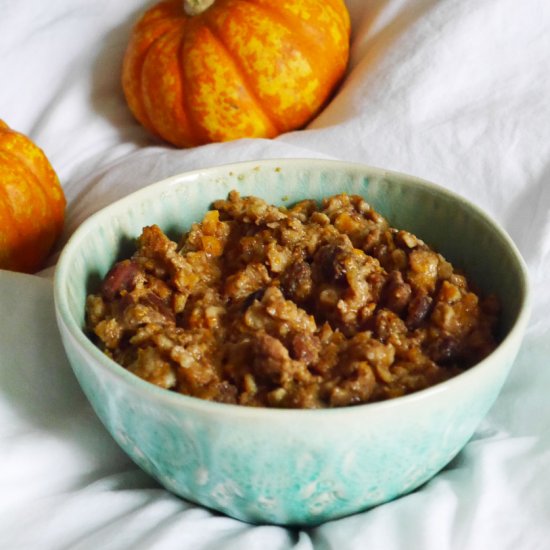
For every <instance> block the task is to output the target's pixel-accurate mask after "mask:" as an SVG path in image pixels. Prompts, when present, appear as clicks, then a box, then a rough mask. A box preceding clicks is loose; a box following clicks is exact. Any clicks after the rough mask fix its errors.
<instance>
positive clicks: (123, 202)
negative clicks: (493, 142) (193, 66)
mask: <svg viewBox="0 0 550 550" xmlns="http://www.w3.org/2000/svg"><path fill="white" fill-rule="evenodd" d="M285 165H287V166H293V167H294V168H297V167H299V166H303V167H304V168H305V167H311V168H313V169H314V170H319V169H322V168H323V167H324V168H327V169H331V170H334V169H346V170H357V171H360V172H364V173H365V174H367V173H368V175H370V176H380V177H388V176H389V177H391V178H392V179H394V180H395V179H397V180H399V184H403V183H404V184H405V185H407V186H408V185H411V184H412V185H413V186H416V187H420V188H424V189H425V190H429V191H431V192H432V193H434V194H437V195H439V196H447V197H448V198H450V199H452V200H453V201H456V202H457V203H460V204H461V205H462V207H463V209H464V210H465V211H467V212H468V214H469V215H473V216H477V217H478V218H479V219H481V220H483V221H484V224H485V226H486V227H489V228H490V229H491V230H492V231H493V232H494V234H495V235H496V237H498V239H500V241H501V242H502V243H503V244H504V246H505V247H507V248H508V249H509V251H510V252H511V257H512V258H513V259H514V260H515V263H516V268H517V269H518V273H519V275H520V283H521V285H520V288H519V289H518V291H519V292H520V295H521V298H522V299H521V302H520V306H519V311H518V313H517V315H516V318H515V320H514V321H513V324H512V326H511V328H510V329H509V331H508V333H507V334H506V336H505V337H504V338H503V340H502V341H501V342H500V343H499V345H498V346H497V348H496V349H495V350H494V351H493V352H492V353H491V354H490V355H489V356H488V357H486V358H485V359H483V360H482V361H480V362H479V363H477V364H476V365H474V366H472V367H470V368H469V369H468V370H466V371H465V372H463V373H461V374H460V375H458V376H455V377H453V378H451V379H449V380H446V381H444V382H441V383H438V384H436V385H434V386H431V387H429V388H426V389H424V390H420V391H417V392H415V393H411V394H408V395H405V396H401V397H396V398H393V399H389V400H385V401H379V402H374V403H365V404H362V405H354V406H352V407H337V408H325V409H283V408H269V407H265V408H264V407H246V406H243V405H233V404H228V403H217V402H214V401H207V400H203V399H199V398H196V397H191V396H187V395H183V394H179V393H176V392H172V391H169V390H166V389H163V388H160V387H157V386H155V385H154V384H151V383H150V382H146V381H145V380H142V379H141V378H139V377H138V376H136V375H134V374H132V373H131V372H129V371H128V370H126V369H124V368H123V367H122V366H120V365H119V364H118V363H116V362H115V361H113V360H111V359H109V358H108V357H107V356H106V355H105V354H104V353H103V352H102V351H101V350H100V349H99V348H98V347H97V346H96V345H95V344H94V343H93V342H92V341H91V340H90V339H89V338H88V336H87V335H86V334H85V333H84V331H83V328H82V327H81V326H79V324H78V323H77V322H76V320H75V319H74V318H73V316H72V314H71V313H70V307H69V302H68V297H67V293H66V292H65V290H64V289H65V288H66V281H67V280H68V279H70V277H71V275H70V270H71V258H72V256H73V255H74V254H75V253H78V252H77V251H78V249H79V248H80V247H81V246H86V245H85V242H84V241H85V238H86V235H87V234H88V233H89V232H90V230H91V229H92V228H93V227H95V226H97V225H98V224H101V223H102V221H105V220H107V219H109V218H111V217H112V216H114V215H116V213H117V211H120V210H122V211H127V210H129V209H130V208H129V205H130V204H131V203H134V202H141V201H142V197H143V198H145V197H147V196H149V195H153V194H154V192H155V191H156V190H159V191H160V190H161V189H162V190H163V191H166V190H167V189H170V188H171V187H174V186H175V187H179V186H182V185H194V184H195V181H182V178H185V179H191V178H194V177H198V176H208V175H210V174H211V175H212V178H215V177H216V175H219V172H220V171H222V170H223V171H224V173H225V172H227V171H232V172H235V173H238V172H243V171H249V170H253V169H257V167H260V166H261V167H265V168H274V169H275V168H280V169H281V171H282V170H284V167H285ZM54 305H55V311H56V318H57V323H58V324H63V325H64V326H65V328H66V329H67V330H68V332H69V334H70V335H71V336H72V337H73V339H74V341H75V342H76V343H77V344H78V345H79V346H81V347H82V348H83V349H84V350H85V352H87V353H88V354H89V355H90V356H91V357H92V359H93V360H95V361H96V362H97V364H98V365H100V367H101V368H102V369H103V370H104V371H105V374H106V375H109V376H111V377H115V378H116V379H118V380H120V381H121V382H122V383H124V384H129V385H131V386H133V387H134V389H135V390H136V391H140V392H144V393H146V394H147V395H148V398H150V399H151V400H154V401H157V402H159V403H164V404H170V405H172V406H175V407H181V408H185V409H186V410H194V411H197V412H203V413H209V414H217V413H221V414H223V415H224V416H227V415H230V416H231V417H232V418H235V417H247V418H249V419H250V420H252V419H254V420H257V421H262V420H265V419H268V418H270V417H276V418H278V419H284V418H286V417H293V418H295V419H296V417H310V416H315V417H321V416H322V417H323V418H326V419H327V420H328V418H331V419H336V418H340V417H346V416H348V415H357V414H358V413H362V414H370V413H373V414H379V413H383V412H384V411H387V410H390V409H395V408H396V407H402V406H403V405H405V404H409V405H413V404H414V403H416V402H418V401H424V400H429V399H430V398H431V397H432V396H435V395H437V394H440V393H443V392H447V391H452V390H453V389H454V388H455V387H458V386H459V385H460V384H464V383H468V382H469V380H470V379H471V378H475V377H476V373H477V372H478V371H479V370H480V369H483V368H484V366H485V365H486V364H487V363H488V362H492V361H499V362H502V363H504V362H505V356H506V354H507V353H508V352H510V351H511V350H510V349H509V348H511V347H513V342H514V341H516V339H520V340H521V339H522V337H523V334H524V332H525V329H526V326H527V323H528V321H529V315H530V310H531V289H530V283H529V276H528V270H527V266H526V264H525V262H524V260H523V258H522V256H521V254H520V252H519V250H518V249H517V247H516V245H515V243H514V242H513V240H512V239H511V238H510V236H509V235H508V234H507V233H506V231H504V229H503V228H502V227H501V226H500V225H499V224H498V222H496V221H495V220H493V219H492V218H491V217H490V216H489V215H488V214H486V213H485V212H484V211H483V210H482V209H481V208H479V207H478V206H476V205H475V204H473V203H472V202H470V201H469V200H467V199H465V198H464V197H462V196H460V195H459V194H457V193H455V192H453V191H450V190H448V189H446V188H444V187H442V186H440V185H437V184H435V183H432V182H430V181H427V180H424V179H422V178H419V177H416V176H412V175H409V174H405V173H401V172H397V171H393V170H386V169H382V168H377V167H372V166H369V165H366V164H361V163H353V162H346V161H340V160H324V159H308V158H282V159H267V160H257V161H243V162H236V163H231V164H224V165H220V166H214V167H209V168H203V169H197V170H192V171H187V172H181V173H179V174H176V175H174V176H170V177H168V178H165V179H162V180H160V181H157V182H155V183H152V184H150V185H148V186H146V187H144V188H142V189H139V190H138V191H135V192H133V193H131V194H129V195H127V196H125V197H123V198H122V199H119V200H117V201H115V202H113V203H111V204H110V205H108V206H106V207H104V208H102V209H101V210H99V211H98V212H96V213H94V214H92V215H91V216H90V217H89V218H87V219H86V220H85V221H84V222H83V223H82V224H81V225H80V226H79V227H78V228H77V229H76V230H75V232H74V233H73V234H72V236H71V237H70V238H69V240H68V242H67V243H66V245H65V246H64V248H63V250H62V252H61V254H60V257H59V261H58V263H57V266H56V270H55V274H54ZM161 406H162V405H161Z"/></svg>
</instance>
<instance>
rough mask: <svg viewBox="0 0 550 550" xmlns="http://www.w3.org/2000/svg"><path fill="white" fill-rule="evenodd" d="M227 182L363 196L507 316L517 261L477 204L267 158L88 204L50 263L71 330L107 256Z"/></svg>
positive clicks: (505, 321)
mask: <svg viewBox="0 0 550 550" xmlns="http://www.w3.org/2000/svg"><path fill="white" fill-rule="evenodd" d="M232 189H236V190H238V191H239V192H240V193H241V194H242V195H256V196H259V197H262V198H264V199H266V200H267V201H269V202H271V203H273V204H277V205H290V204H292V203H294V202H296V201H298V200H301V199H307V198H309V199H311V198H312V199H317V200H320V199H322V198H323V197H327V196H329V195H333V194H336V193H342V192H345V193H350V194H358V195H361V196H363V197H364V198H365V199H366V200H367V201H368V202H369V203H370V204H371V205H373V206H374V208H375V209H376V210H378V211H379V212H380V213H381V214H382V215H384V216H385V217H386V218H388V220H389V222H390V224H391V225H392V226H393V227H397V228H399V229H406V230H408V231H410V232H412V233H414V234H416V235H417V236H418V237H420V238H422V239H423V240H424V241H425V242H427V244H429V245H430V246H432V247H434V248H435V249H436V250H437V251H439V252H441V253H442V254H443V255H444V256H445V257H446V258H447V259H448V260H449V261H451V262H452V263H453V264H454V265H455V267H460V268H461V269H463V270H464V271H465V272H466V274H467V276H469V277H470V278H471V279H472V281H474V282H475V284H476V285H477V286H478V287H479V288H480V289H481V291H482V292H483V293H489V292H494V293H496V294H497V296H499V298H500V300H501V304H502V306H503V312H502V321H501V327H500V331H501V336H502V337H504V336H505V335H506V334H507V333H508V332H509V330H510V329H511V327H512V326H513V325H514V323H515V321H516V320H517V318H518V315H519V313H520V310H521V306H522V305H523V304H524V302H525V300H526V295H527V277H526V271H525V268H524V265H523V262H522V260H521V257H520V256H519V253H518V252H517V250H516V248H515V246H514V244H513V243H512V241H511V240H510V238H509V237H508V236H507V235H506V234H505V233H504V232H503V231H502V230H501V229H500V228H499V227H498V226H497V225H496V224H495V223H494V222H493V221H492V220H490V219H489V218H488V217H487V215H485V214H484V213H483V212H482V211H481V210H479V209H478V208H476V207H475V206H473V205H472V204H471V203H469V202H467V201H466V200H464V199H462V198H461V197H459V196H457V195H455V194H452V193H450V192H449V191H447V190H445V189H443V188H441V187H439V186H436V185H434V184H431V183H429V182H425V181H423V180H420V179H418V178H414V177H411V176H406V175H403V174H398V173H393V172H388V171H384V170H380V169H376V168H370V167H366V166H363V165H350V164H349V163H343V162H337V161H319V160H298V159H296V160H281V161H277V160H273V161H261V162H257V163H250V162H248V163H239V164H235V165H230V166H223V167H219V168H211V169H206V170H202V171H196V172H190V173H186V174H181V175H177V176H174V177H172V178H169V179H167V180H164V181H162V182H159V183H157V184H153V185H151V186H149V187H147V188H145V189H143V190H141V191H138V192H136V193H134V194H132V195H130V196H128V197H126V198H124V199H122V200H120V201H118V202H117V203H114V204H112V205H110V206H109V207H107V208H105V209H104V210H102V211H100V212H98V213H97V214H95V215H94V216H92V217H91V218H89V219H88V220H87V221H86V222H84V223H83V224H82V226H81V227H80V228H79V229H78V230H77V231H76V232H75V234H74V235H73V237H72V238H71V239H70V241H69V243H68V244H67V246H66V247H65V250H64V251H63V253H62V256H61V258H60V261H59V264H58V269H57V272H56V285H55V286H56V306H57V308H58V313H59V314H60V315H61V316H62V318H63V319H64V321H65V322H66V323H67V325H68V327H69V329H70V330H71V331H72V332H73V334H74V335H75V337H77V338H78V340H79V341H80V342H81V343H82V344H83V345H85V346H93V344H92V343H91V342H90V341H88V339H87V338H86V337H85V336H84V334H83V333H82V331H81V328H82V327H83V326H84V307H85V299H86V295H87V294H88V293H89V292H90V291H91V290H93V289H95V288H97V285H98V284H99V281H100V280H101V278H103V276H104V275H105V274H106V273H107V271H108V270H109V268H110V267H111V266H112V264H113V262H115V261H116V260H117V259H121V258H123V257H128V256H129V255H130V254H131V253H132V251H133V248H134V239H135V238H136V237H137V236H138V235H139V234H140V233H141V230H142V228H143V227H144V226H146V225H151V224H157V225H159V226H160V227H161V228H162V229H163V230H164V231H166V232H167V233H168V234H169V235H171V236H172V237H173V238H179V236H180V235H181V233H182V232H183V231H184V230H186V229H188V228H189V227H190V226H191V224H192V223H193V222H196V221H200V220H201V219H202V217H203V215H204V213H205V212H206V210H207V209H208V208H209V207H210V205H211V203H212V202H213V201H214V200H216V199H220V198H225V197H226V196H227V194H228V192H229V191H230V190H232Z"/></svg>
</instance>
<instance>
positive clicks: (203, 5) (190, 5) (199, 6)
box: [183, 0, 216, 17]
mask: <svg viewBox="0 0 550 550" xmlns="http://www.w3.org/2000/svg"><path fill="white" fill-rule="evenodd" d="M215 1H216V0H183V10H184V11H185V13H186V14H187V15H189V16H191V17H192V16H193V15H199V14H200V13H202V12H203V11H205V10H207V9H208V8H209V7H210V6H211V5H212V4H213V3H214V2H215Z"/></svg>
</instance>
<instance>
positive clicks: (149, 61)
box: [122, 0, 350, 147]
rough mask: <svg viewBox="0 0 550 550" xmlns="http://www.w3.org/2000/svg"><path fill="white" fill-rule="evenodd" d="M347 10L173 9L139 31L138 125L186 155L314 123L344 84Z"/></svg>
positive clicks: (133, 75) (315, 0) (294, 5)
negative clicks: (206, 146) (192, 150)
mask: <svg viewBox="0 0 550 550" xmlns="http://www.w3.org/2000/svg"><path fill="white" fill-rule="evenodd" d="M349 39H350V20H349V13H348V11H347V8H346V6H345V4H344V1H343V0H194V1H193V2H192V1H191V0H185V1H183V0H167V1H162V2H160V3H158V4H156V5H154V6H153V7H152V8H150V9H149V10H148V11H146V12H145V13H144V15H143V16H142V17H141V19H140V20H139V21H138V22H137V24H136V26H135V27H134V29H133V32H132V35H131V38H130V42H129V44H128V48H127V50H126V54H125V57H124V63H123V69H122V87H123V90H124V94H125V97H126V100H127V103H128V105H129V107H130V110H131V111H132V112H133V114H134V116H135V117H136V118H137V120H138V121H139V122H140V123H141V124H142V125H143V126H145V127H146V128H148V129H149V130H150V131H151V132H153V133H154V134H156V135H157V136H160V137H161V138H163V139H165V140H166V141H169V142H171V143H172V144H174V145H176V146H178V147H190V146H196V145H200V144H204V143H209V142H216V141H228V140H232V139H238V138H242V137H267V138H270V137H275V136H277V135H279V134H281V133H283V132H288V131H290V130H294V129H298V128H301V127H303V126H304V125H305V124H306V123H307V122H309V121H310V120H311V119H312V118H313V117H314V116H315V115H316V114H317V113H318V112H319V111H320V110H321V109H322V107H323V106H324V105H325V103H326V102H327V100H328V99H329V97H330V95H331V93H332V92H333V91H334V88H335V87H336V85H337V84H338V83H339V82H340V80H341V79H342V77H343V75H344V72H345V70H346V67H347V63H348V58H349Z"/></svg>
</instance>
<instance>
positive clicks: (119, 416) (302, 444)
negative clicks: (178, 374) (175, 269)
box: [55, 160, 529, 525]
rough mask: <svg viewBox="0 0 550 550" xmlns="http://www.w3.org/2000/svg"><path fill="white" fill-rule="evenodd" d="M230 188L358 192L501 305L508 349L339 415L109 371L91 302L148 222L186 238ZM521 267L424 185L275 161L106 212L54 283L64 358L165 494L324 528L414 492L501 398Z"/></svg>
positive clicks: (170, 186) (519, 315) (492, 236)
mask: <svg viewBox="0 0 550 550" xmlns="http://www.w3.org/2000/svg"><path fill="white" fill-rule="evenodd" d="M231 189H237V190H239V191H240V192H241V194H243V195H246V194H254V195H257V196H260V197H263V198H265V199H267V200H268V201H270V202H272V203H274V204H285V203H292V202H294V201H296V200H299V199H303V198H318V199H320V198H322V197H325V196H328V195H332V194H335V193H339V192H344V191H345V192H348V193H356V194H360V195H362V196H363V197H365V198H366V199H367V201H369V202H370V203H371V204H372V205H373V206H374V207H375V208H376V209H377V210H378V211H380V212H381V213H382V214H383V215H385V216H387V217H388V218H389V220H390V222H391V224H392V225H393V226H394V227H399V228H403V229H408V230H410V231H412V232H413V233H415V234H416V235H418V236H419V237H421V238H423V239H424V240H425V241H426V242H427V243H428V244H430V245H432V246H433V247H435V248H436V249H437V250H438V251H440V252H442V253H443V254H444V255H445V256H446V257H447V258H448V259H449V260H450V261H452V262H453V263H454V264H455V265H457V266H461V267H463V268H464V269H465V270H466V272H467V274H468V275H469V276H470V277H471V278H473V280H474V281H475V282H476V283H478V284H479V286H480V287H481V288H482V289H483V290H484V291H485V292H487V291H494V292H496V293H497V295H498V296H499V297H500V299H501V302H502V305H503V320H502V326H501V333H502V336H503V338H504V339H503V341H502V343H501V344H500V346H499V347H498V348H497V350H496V351H495V352H494V353H493V354H492V355H491V356H489V357H488V358H487V359H485V360H484V361H483V362H481V363H480V364H478V365H477V366H475V367H474V368H472V369H470V370H469V371H467V372H466V373H464V374H462V375H460V376H458V377H456V378H454V379H452V380H450V381H448V382H445V383H443V384H440V385H437V386H434V387H432V388H429V389H427V390H424V391H421V392H418V393H416V394H412V395H409V396H406V397H401V398H398V399H394V400H390V401H386V402H382V403H374V404H367V405H362V406H357V407H350V408H342V409H332V410H314V411H307V410H302V411H300V410H298V411H296V410H273V409H254V408H247V407H241V406H237V405H225V404H218V403H211V402H206V401H201V400H199V399H195V398H192V397H186V396H182V395H178V394H174V393H171V392H169V391H166V390H162V389H160V388H157V387H156V386H153V385H151V384H149V383H147V382H144V381H142V380H141V379H139V378H137V377H135V376H134V375H132V374H131V373H129V372H128V371H126V370H124V369H123V368H122V367H120V366H118V365H116V364H115V363H113V362H112V361H110V360H109V359H108V358H107V357H106V356H104V355H103V354H102V352H101V351H100V350H99V349H98V348H96V347H95V346H94V345H93V344H92V342H91V341H90V340H89V339H88V338H87V337H86V335H85V334H84V332H83V330H82V327H83V324H84V304H85V298H86V295H87V293H88V292H89V291H90V289H91V288H93V285H94V284H97V282H98V281H99V279H100V278H101V277H103V276H104V275H105V273H106V272H107V270H108V269H109V267H110V266H111V265H112V263H113V262H114V261H115V260H116V259H118V258H120V257H122V256H124V255H129V254H130V253H131V247H132V245H131V243H132V239H134V238H135V237H136V236H138V235H139V234H140V232H141V229H142V227H143V226H145V225H150V224H152V223H156V224H158V225H160V226H161V227H162V228H163V229H164V230H167V231H169V232H174V233H181V231H182V230H183V229H185V228H189V226H190V224H191V223H192V222H194V221H197V220H200V219H202V216H203V214H204V212H205V211H206V210H207V209H208V208H209V206H210V204H211V202H212V201H213V200H215V199H219V198H223V197H225V196H226V195H227V193H228V192H229V191H230V190H231ZM528 294H529V293H528V283H527V276H526V270H525V267H524V264H523V262H522V260H521V258H520V256H519V254H518V252H517V250H516V248H515V247H514V245H513V243H512V242H511V240H510V239H509V238H508V237H507V236H506V234H505V233H504V232H503V231H502V230H501V229H500V228H499V227H498V226H497V225H496V224H495V223H494V222H493V221H491V220H490V219H489V218H488V217H487V216H486V215H485V214H483V213H482V212H481V211H480V210H479V209H477V208H476V207H475V206H473V205H471V204H470V203H468V202H467V201H465V200H464V199H462V198H460V197H457V196H456V195H453V194H451V193H449V192H448V191H446V190H444V189H442V188H440V187H438V186H435V185H433V184H430V183H427V182H424V181H421V180H418V179H416V178H413V177H410V176H405V175H402V174H396V173H391V172H387V171H384V170H379V169H374V168H369V167H366V166H362V165H353V164H348V163H342V162H336V161H320V160H273V161H259V162H255V163H240V164H235V165H231V166H224V167H218V168H212V169H207V170H202V171H197V172H191V173H187V174H181V175H178V176H175V177H173V178H170V179H168V180H165V181H162V182H160V183H158V184H154V185H153V186H150V187H148V188H146V189H143V190H141V191H139V192H137V193H134V194H133V195H131V196H129V197H127V198H125V199H123V200H121V201H119V202H117V203H115V204H113V205H111V206H109V207H107V208H106V209H104V210H102V211H101V212H99V213H97V214H95V215H94V216H92V217H91V218H90V219H88V220H87V221H86V222H85V223H84V224H83V225H82V226H81V227H80V228H79V229H78V230H77V231H76V232H75V234H74V235H73V237H72V238H71V240H70V241H69V243H68V244H67V246H66V247H65V250H64V251H63V253H62V256H61V258H60V261H59V264H58V268H57V271H56V276H55V303H56V314H57V319H58V324H59V328H60V331H61V335H62V338H63V342H64V345H65V349H66V351H67V355H68V357H69V359H70V362H71V364H72V366H73V369H74V371H75V373H76V376H77V377H78V380H79V382H80V384H81V386H82V388H83V390H84V392H85V393H86V395H87V397H88V398H89V400H90V402H91V403H92V405H93V407H94V409H95V411H96V412H97V414H98V416H99V417H100V418H101V420H102V421H103V423H104V424H105V426H106V427H107V429H108V430H109V432H110V433H111V434H112V436H113V437H114V439H115V440H116V441H117V442H118V443H119V445H120V446H121V447H122V448H123V449H124V450H125V451H126V452H127V453H128V455H129V456H130V457H131V458H132V459H133V460H134V461H135V462H136V463H137V464H139V466H141V467H142V468H143V469H144V470H146V471H147V472H149V473H150V474H151V475H152V476H154V477H155V478H156V479H157V480H158V481H159V482H160V483H161V484H163V485H164V486H165V487H166V488H167V489H169V490H170V491H172V492H174V493H176V494H178V495H180V496H182V497H185V498H187V499H189V500H192V501H195V502H198V503H200V504H202V505H204V506H207V507H211V508H214V509H216V510H219V511H221V512H224V513H226V514H228V515H230V516H233V517H237V518H240V519H243V520H246V521H251V522H268V523H279V524H302V525H314V524H318V523H321V522H323V521H326V520H329V519H334V518H337V517H340V516H344V515H347V514H351V513H354V512H357V511H360V510H364V509H366V508H368V507H371V506H374V505H376V504H379V503H382V502H385V501H388V500H390V499H393V498H395V497H397V496H399V495H402V494H404V493H407V492H409V491H411V490H413V489H414V488H416V487H418V486H419V485H421V484H422V483H424V482H425V481H426V480H428V479H429V478H430V477H432V476H433V475H434V474H436V473H437V472H438V471H439V470H440V469H441V468H443V467H444V466H445V465H446V464H447V463H448V462H449V461H450V460H451V459H452V458H453V457H454V456H455V455H456V454H457V453H458V452H459V451H460V449H461V448H462V447H463V446H464V444H465V443H466V442H467V441H468V439H469V438H470V436H471V435H472V433H473V432H474V430H475V428H476V426H477V425H478V423H479V422H480V420H481V419H482V418H483V416H484V415H485V414H486V412H487V410H488V409H489V407H490V406H491V405H492V403H493V402H494V400H495V399H496V397H497V395H498V393H499V391H500V389H501V387H502V384H503V383H504V381H505V379H506V376H507V374H508V372H509V369H510V366H511V364H512V362H513V360H514V358H515V356H516V353H517V350H518V347H519V345H520V342H521V339H522V336H523V333H524V330H525V326H526V323H527V317H528V310H529V304H528V302H529V296H528Z"/></svg>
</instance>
